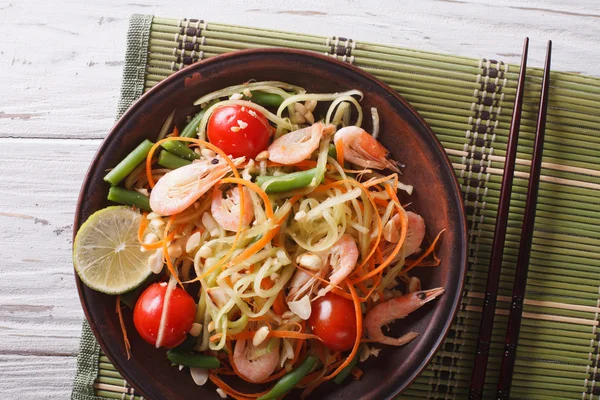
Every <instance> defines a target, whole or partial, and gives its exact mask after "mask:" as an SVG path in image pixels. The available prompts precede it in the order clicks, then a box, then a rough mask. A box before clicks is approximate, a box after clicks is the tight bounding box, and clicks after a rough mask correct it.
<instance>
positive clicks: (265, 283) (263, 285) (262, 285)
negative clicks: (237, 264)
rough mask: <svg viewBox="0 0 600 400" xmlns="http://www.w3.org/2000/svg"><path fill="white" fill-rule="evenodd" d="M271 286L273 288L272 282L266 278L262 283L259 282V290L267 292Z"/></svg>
mask: <svg viewBox="0 0 600 400" xmlns="http://www.w3.org/2000/svg"><path fill="white" fill-rule="evenodd" d="M273 286H275V282H273V280H272V279H271V278H269V277H268V276H267V277H266V278H263V280H262V281H260V288H261V289H263V290H269V289H271V288H272V287H273Z"/></svg>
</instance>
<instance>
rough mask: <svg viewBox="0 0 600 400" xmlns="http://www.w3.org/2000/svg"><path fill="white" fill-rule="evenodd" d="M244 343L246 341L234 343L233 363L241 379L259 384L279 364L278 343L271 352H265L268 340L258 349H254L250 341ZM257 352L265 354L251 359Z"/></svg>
mask: <svg viewBox="0 0 600 400" xmlns="http://www.w3.org/2000/svg"><path fill="white" fill-rule="evenodd" d="M246 342H247V341H246V340H238V341H237V342H235V351H234V352H233V363H234V364H235V368H236V369H237V371H238V372H239V374H240V376H241V377H242V378H243V379H245V380H246V381H248V382H252V383H259V382H261V381H264V380H265V379H267V378H268V377H269V376H270V375H271V374H272V373H273V371H275V368H277V365H278V364H279V342H277V345H276V346H275V347H274V348H272V349H271V350H267V346H268V345H269V341H268V340H265V342H264V343H263V344H261V345H260V346H258V347H254V345H252V341H248V343H246ZM246 344H247V346H246ZM257 351H266V352H265V353H264V354H261V355H260V356H258V357H255V358H254V357H252V356H253V354H255V353H256V352H257Z"/></svg>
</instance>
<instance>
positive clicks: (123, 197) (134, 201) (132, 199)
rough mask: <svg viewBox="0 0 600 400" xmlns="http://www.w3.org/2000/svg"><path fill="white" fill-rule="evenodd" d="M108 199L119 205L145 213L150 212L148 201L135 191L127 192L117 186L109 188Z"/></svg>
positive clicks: (146, 197)
mask: <svg viewBox="0 0 600 400" xmlns="http://www.w3.org/2000/svg"><path fill="white" fill-rule="evenodd" d="M108 199H109V200H110V201H114V202H115V203H119V204H126V205H128V206H136V207H137V208H140V209H142V210H145V211H152V209H151V208H150V199H148V196H144V195H143V194H141V193H138V192H136V191H135V190H127V189H123V188H121V187H118V186H111V188H110V190H109V191H108Z"/></svg>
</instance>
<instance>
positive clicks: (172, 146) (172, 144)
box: [161, 140, 200, 161]
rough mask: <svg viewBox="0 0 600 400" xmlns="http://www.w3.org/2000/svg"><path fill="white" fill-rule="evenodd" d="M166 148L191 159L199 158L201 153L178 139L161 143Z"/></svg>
mask: <svg viewBox="0 0 600 400" xmlns="http://www.w3.org/2000/svg"><path fill="white" fill-rule="evenodd" d="M161 146H162V147H163V148H164V149H165V150H167V151H168V152H170V153H173V154H175V155H176V156H179V157H181V158H184V159H186V160H189V161H193V160H197V159H199V158H200V154H197V153H196V152H195V151H194V150H192V149H190V148H189V147H187V146H186V145H185V144H183V143H181V142H178V141H177V140H170V141H168V142H164V143H163V144H162V145H161Z"/></svg>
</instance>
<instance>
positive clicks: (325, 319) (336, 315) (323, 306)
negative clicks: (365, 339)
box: [308, 292, 356, 351]
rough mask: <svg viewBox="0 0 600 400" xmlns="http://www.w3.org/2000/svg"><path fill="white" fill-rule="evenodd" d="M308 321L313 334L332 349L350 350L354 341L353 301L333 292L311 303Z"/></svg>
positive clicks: (354, 316) (354, 317) (354, 319)
mask: <svg viewBox="0 0 600 400" xmlns="http://www.w3.org/2000/svg"><path fill="white" fill-rule="evenodd" d="M308 323H309V325H310V327H311V329H312V331H313V333H314V334H315V335H317V336H318V337H319V338H320V339H321V340H322V341H323V344H324V345H325V346H327V347H328V348H329V349H331V350H333V351H345V350H350V349H351V348H352V346H354V342H355V341H356V314H355V313H354V303H352V300H348V299H345V298H344V297H342V296H338V295H337V294H334V293H331V292H329V293H327V294H326V295H325V296H323V297H321V298H319V299H317V300H315V301H314V302H313V303H312V310H311V313H310V318H309V319H308Z"/></svg>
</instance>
